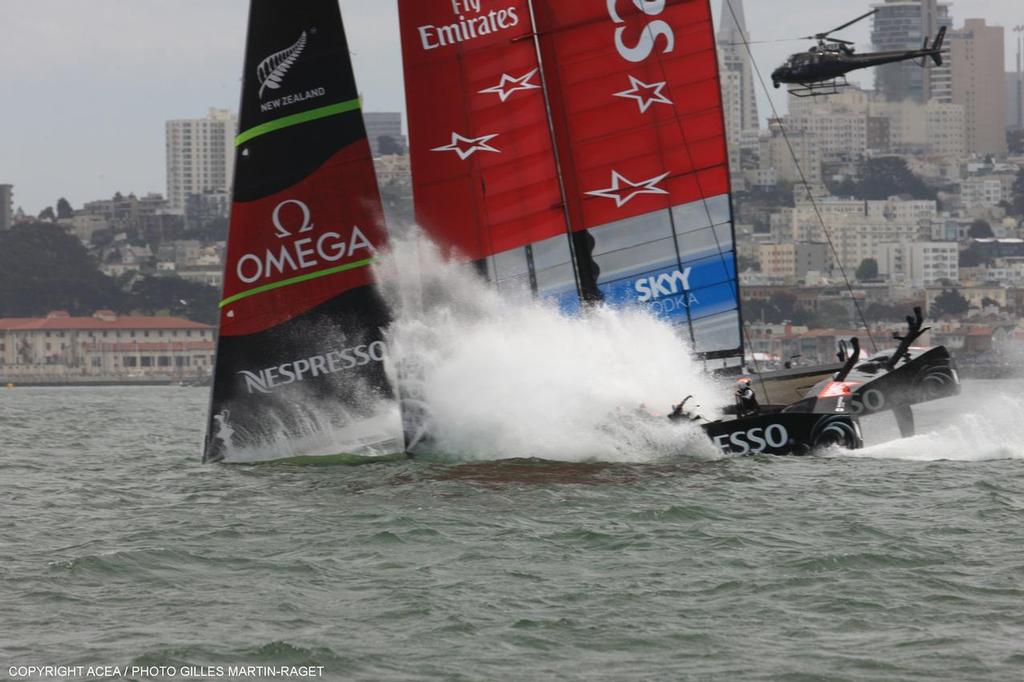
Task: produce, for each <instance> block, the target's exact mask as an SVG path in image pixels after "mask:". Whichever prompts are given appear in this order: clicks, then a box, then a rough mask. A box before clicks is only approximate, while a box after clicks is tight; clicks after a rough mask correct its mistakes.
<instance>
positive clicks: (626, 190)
mask: <svg viewBox="0 0 1024 682" xmlns="http://www.w3.org/2000/svg"><path fill="white" fill-rule="evenodd" d="M399 11H400V16H401V21H402V45H403V52H404V56H405V65H406V66H405V68H406V96H407V102H408V109H409V134H410V151H411V154H412V169H413V187H414V192H415V199H416V210H417V218H418V220H419V221H420V223H421V224H422V225H423V226H424V228H425V229H426V230H427V231H428V232H429V233H430V234H431V235H432V236H433V237H434V238H435V239H437V240H438V241H439V242H441V243H442V244H445V245H449V246H452V247H454V248H455V249H457V250H458V251H460V252H461V253H462V254H464V256H465V257H467V258H470V259H484V258H486V259H487V261H488V272H489V274H490V276H491V278H492V280H494V281H496V283H497V285H498V286H499V288H506V287H510V286H519V287H521V288H525V287H528V286H529V287H531V288H532V289H533V290H534V291H535V292H536V293H537V294H538V295H540V296H545V297H551V298H555V299H557V300H558V301H559V302H560V304H561V306H562V307H563V309H565V310H567V311H573V310H574V309H578V307H579V305H580V300H581V299H586V298H590V297H592V296H593V293H594V289H595V288H596V293H597V296H596V297H598V298H600V299H602V300H604V301H605V302H606V303H608V304H611V305H618V306H641V307H643V308H645V309H647V310H649V311H651V312H652V313H654V314H655V315H657V316H659V317H662V318H664V319H666V320H669V321H672V322H675V323H678V324H681V325H684V326H685V329H686V332H687V334H688V335H689V336H690V338H691V340H692V343H693V347H694V350H695V351H696V352H697V353H699V354H700V355H703V356H704V357H709V358H733V357H735V358H739V357H742V353H743V343H742V334H741V332H740V309H739V290H738V282H737V276H736V270H737V269H736V255H735V245H734V231H733V221H732V207H731V198H730V186H729V170H728V153H727V148H726V140H725V127H724V119H723V112H722V99H721V91H720V87H719V81H718V62H717V55H716V51H715V42H714V30H713V25H712V19H711V8H710V5H709V3H708V1H707V0H605V1H604V2H586V3H584V2H559V1H558V0H532V1H530V0H472V1H469V0H466V1H462V0H460V1H458V2H453V1H452V0H399ZM570 269H571V271H572V274H568V270H570Z"/></svg>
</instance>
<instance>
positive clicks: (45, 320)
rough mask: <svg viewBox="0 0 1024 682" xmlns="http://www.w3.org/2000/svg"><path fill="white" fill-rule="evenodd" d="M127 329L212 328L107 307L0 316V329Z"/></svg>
mask: <svg viewBox="0 0 1024 682" xmlns="http://www.w3.org/2000/svg"><path fill="white" fill-rule="evenodd" d="M72 329H74V330H85V331H90V330H98V331H103V330H112V331H117V330H128V329H156V330H164V329H166V330H175V329H213V327H211V326H210V325H207V324H202V323H199V322H193V321H191V320H186V319H184V318H182V317H143V316H141V315H131V316H126V317H120V316H118V315H115V314H114V313H112V312H110V311H109V310H100V311H98V312H96V314H94V315H93V316H92V317H71V316H70V315H68V314H67V313H66V312H64V311H57V312H53V313H50V314H49V315H47V316H46V317H0V331H33V330H72Z"/></svg>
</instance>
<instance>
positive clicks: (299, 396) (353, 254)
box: [204, 0, 403, 460]
mask: <svg viewBox="0 0 1024 682" xmlns="http://www.w3.org/2000/svg"><path fill="white" fill-rule="evenodd" d="M239 128H240V131H239V135H238V137H237V140H236V144H237V155H236V164H235V181H234V197H233V199H234V203H233V207H232V211H231V224H230V234H229V239H228V252H227V259H226V265H225V274H224V294H223V300H222V301H221V304H220V305H221V317H220V339H219V341H218V348H217V363H216V369H215V374H214V385H213V395H212V399H211V409H210V420H209V429H208V433H207V438H206V447H205V452H204V459H206V460H217V459H222V458H224V457H225V456H227V457H229V458H231V457H232V456H235V455H236V454H237V456H239V457H241V458H246V459H278V458H284V457H289V456H293V457H303V456H315V455H334V454H356V455H382V454H391V453H396V452H401V451H402V450H403V443H402V440H401V438H402V435H401V434H402V432H401V423H400V420H399V418H398V413H397V408H396V407H395V406H394V404H393V401H392V400H391V395H390V390H389V388H388V386H389V385H388V382H387V378H386V376H385V369H384V361H385V345H384V341H383V335H382V331H381V330H382V328H383V327H385V326H386V325H387V324H388V322H389V319H388V314H387V311H386V309H385V307H384V303H383V301H382V300H381V298H380V296H379V294H378V292H377V290H376V287H375V286H374V282H373V276H372V272H371V267H370V266H371V264H372V262H373V261H374V259H375V257H376V254H377V253H378V251H379V250H380V249H381V248H383V247H384V246H385V244H386V239H387V238H386V232H385V229H384V225H383V217H382V210H381V204H380V196H379V193H378V189H377V181H376V176H375V174H374V170H373V161H372V156H371V152H370V147H369V144H368V142H367V139H366V130H365V126H364V123H363V118H362V114H361V111H360V103H359V98H358V93H357V90H356V83H355V78H354V75H353V72H352V66H351V62H350V60H349V51H348V44H347V41H346V38H345V32H344V28H343V26H342V21H341V15H340V12H339V9H338V3H337V0H303V2H299V3H281V2H276V1H275V0H252V2H251V5H250V14H249V32H248V44H247V48H246V58H245V77H244V84H243V88H242V103H241V114H240V125H239Z"/></svg>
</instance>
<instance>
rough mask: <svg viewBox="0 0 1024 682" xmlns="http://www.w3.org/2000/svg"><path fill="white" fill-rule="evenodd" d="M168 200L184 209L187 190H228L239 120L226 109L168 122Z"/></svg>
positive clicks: (177, 209) (172, 206) (180, 210)
mask: <svg viewBox="0 0 1024 682" xmlns="http://www.w3.org/2000/svg"><path fill="white" fill-rule="evenodd" d="M166 128H167V200H168V203H169V206H170V210H172V211H174V212H175V213H184V211H185V200H186V199H187V198H188V196H189V195H190V194H203V193H204V192H211V191H212V192H228V191H230V189H231V178H232V173H233V171H234V163H235V142H234V140H235V133H236V131H237V128H238V120H237V119H236V118H235V116H234V114H232V113H231V112H230V111H228V110H227V109H210V113H209V114H208V115H207V116H206V118H197V119H181V120H177V121H168V122H167V126H166Z"/></svg>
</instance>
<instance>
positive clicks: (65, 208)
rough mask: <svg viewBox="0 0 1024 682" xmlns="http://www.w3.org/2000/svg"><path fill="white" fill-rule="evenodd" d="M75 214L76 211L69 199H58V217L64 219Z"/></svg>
mask: <svg viewBox="0 0 1024 682" xmlns="http://www.w3.org/2000/svg"><path fill="white" fill-rule="evenodd" d="M74 215H75V211H74V209H73V208H71V204H70V203H69V202H68V200H67V199H65V198H64V197H61V198H60V199H57V218H59V219H61V220H63V219H64V218H73V217H74Z"/></svg>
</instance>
